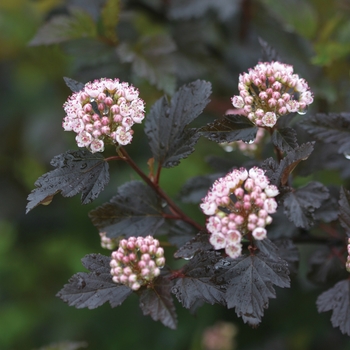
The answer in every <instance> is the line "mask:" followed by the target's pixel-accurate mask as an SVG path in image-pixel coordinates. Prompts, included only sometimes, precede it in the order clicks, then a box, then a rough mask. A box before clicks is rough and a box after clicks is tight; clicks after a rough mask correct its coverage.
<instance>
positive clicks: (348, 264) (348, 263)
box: [345, 238, 350, 272]
mask: <svg viewBox="0 0 350 350" xmlns="http://www.w3.org/2000/svg"><path fill="white" fill-rule="evenodd" d="M345 268H346V271H348V272H350V238H349V239H348V257H347V259H346V263H345Z"/></svg>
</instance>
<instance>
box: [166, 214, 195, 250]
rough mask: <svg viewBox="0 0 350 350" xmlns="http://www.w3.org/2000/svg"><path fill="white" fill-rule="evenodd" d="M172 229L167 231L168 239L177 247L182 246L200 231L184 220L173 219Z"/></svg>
mask: <svg viewBox="0 0 350 350" xmlns="http://www.w3.org/2000/svg"><path fill="white" fill-rule="evenodd" d="M171 223H172V224H171V226H170V230H169V231H168V232H166V234H167V236H168V241H169V243H171V244H172V245H175V246H176V247H182V246H183V245H184V244H185V243H187V242H188V241H189V240H190V239H192V238H193V236H194V235H195V234H196V233H197V232H198V230H196V229H195V228H194V227H193V226H192V225H190V224H188V223H186V222H184V221H182V220H175V221H174V220H171Z"/></svg>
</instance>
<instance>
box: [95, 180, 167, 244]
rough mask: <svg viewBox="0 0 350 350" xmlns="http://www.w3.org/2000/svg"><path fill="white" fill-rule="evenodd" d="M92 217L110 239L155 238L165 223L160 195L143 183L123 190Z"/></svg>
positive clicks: (132, 182)
mask: <svg viewBox="0 0 350 350" xmlns="http://www.w3.org/2000/svg"><path fill="white" fill-rule="evenodd" d="M89 217H90V219H91V220H92V223H93V224H94V225H95V226H96V227H97V228H98V230H99V231H100V232H106V235H107V237H110V238H115V237H118V236H122V235H124V236H125V237H131V236H136V237H137V236H148V235H154V234H155V233H156V231H157V229H158V228H159V227H160V226H161V225H162V224H163V223H164V218H163V210H162V206H161V202H160V200H159V198H158V196H157V194H156V193H155V192H154V191H153V190H152V189H151V188H149V187H148V186H146V185H145V184H143V183H142V182H140V181H130V182H127V183H125V184H124V185H122V186H120V187H119V188H118V191H117V194H116V195H115V196H114V197H113V198H112V199H111V200H110V202H108V203H105V204H103V205H102V206H100V207H98V208H96V209H94V210H92V211H91V212H90V213H89Z"/></svg>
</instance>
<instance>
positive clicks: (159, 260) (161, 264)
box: [156, 257, 165, 267]
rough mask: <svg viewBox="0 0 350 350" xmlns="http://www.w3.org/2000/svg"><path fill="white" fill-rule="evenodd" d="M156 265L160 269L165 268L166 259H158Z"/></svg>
mask: <svg viewBox="0 0 350 350" xmlns="http://www.w3.org/2000/svg"><path fill="white" fill-rule="evenodd" d="M156 265H157V266H158V267H163V266H164V265H165V258H164V257H161V258H157V259H156Z"/></svg>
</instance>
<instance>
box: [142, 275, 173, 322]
mask: <svg viewBox="0 0 350 350" xmlns="http://www.w3.org/2000/svg"><path fill="white" fill-rule="evenodd" d="M171 286H172V283H171V281H170V280H169V279H168V278H165V277H162V276H159V277H158V278H157V279H156V280H155V281H154V282H153V284H152V285H151V286H149V287H147V288H145V289H143V290H142V292H141V295H140V308H141V310H142V312H143V314H144V315H150V316H151V317H152V319H153V320H154V321H161V322H162V323H163V325H164V326H166V327H169V328H171V329H176V325H177V316H176V310H175V306H174V302H173V298H172V296H171V292H170V290H171Z"/></svg>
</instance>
